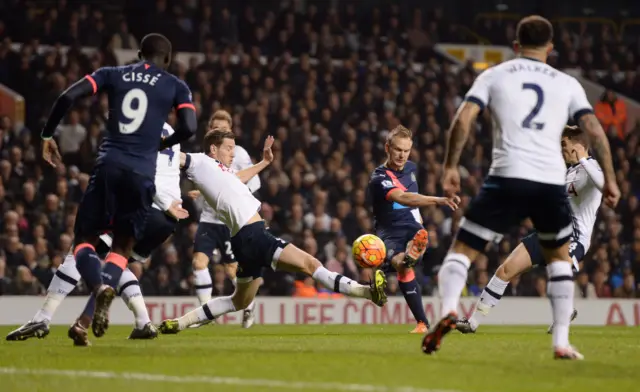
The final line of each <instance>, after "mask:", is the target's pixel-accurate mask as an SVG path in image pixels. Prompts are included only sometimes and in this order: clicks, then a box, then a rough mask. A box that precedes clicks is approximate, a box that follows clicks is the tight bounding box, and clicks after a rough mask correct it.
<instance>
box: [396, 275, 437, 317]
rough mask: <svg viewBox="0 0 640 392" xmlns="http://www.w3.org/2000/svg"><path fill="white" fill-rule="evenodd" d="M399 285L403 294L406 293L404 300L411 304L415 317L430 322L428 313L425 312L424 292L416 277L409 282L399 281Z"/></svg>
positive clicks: (410, 307)
mask: <svg viewBox="0 0 640 392" xmlns="http://www.w3.org/2000/svg"><path fill="white" fill-rule="evenodd" d="M398 286H400V290H401V291H402V295H404V300H405V301H407V305H409V309H410V310H411V313H412V314H413V318H415V319H416V321H418V322H423V323H425V324H428V323H429V322H428V321H427V315H426V314H425V313H424V306H423V305H422V292H421V290H420V286H419V285H418V282H416V279H415V278H414V279H413V280H410V281H408V282H398Z"/></svg>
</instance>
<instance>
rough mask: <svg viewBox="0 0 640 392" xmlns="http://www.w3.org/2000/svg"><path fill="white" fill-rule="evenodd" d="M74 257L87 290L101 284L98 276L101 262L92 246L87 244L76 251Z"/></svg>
mask: <svg viewBox="0 0 640 392" xmlns="http://www.w3.org/2000/svg"><path fill="white" fill-rule="evenodd" d="M75 257H76V268H78V272H80V276H81V277H82V279H83V280H84V282H85V284H86V285H87V288H88V289H89V291H93V290H94V289H95V288H96V287H99V286H100V285H101V284H102V277H101V276H100V270H101V264H102V263H101V262H100V258H99V257H98V254H97V253H96V251H95V250H93V248H91V247H89V246H87V247H84V248H82V249H80V250H79V251H77V252H76V254H75Z"/></svg>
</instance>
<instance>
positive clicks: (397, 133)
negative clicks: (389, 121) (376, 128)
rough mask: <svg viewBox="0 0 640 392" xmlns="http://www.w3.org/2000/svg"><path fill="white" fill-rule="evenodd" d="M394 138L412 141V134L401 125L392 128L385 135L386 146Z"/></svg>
mask: <svg viewBox="0 0 640 392" xmlns="http://www.w3.org/2000/svg"><path fill="white" fill-rule="evenodd" d="M395 137H400V138H406V139H412V138H413V132H411V130H410V129H409V128H406V127H404V126H402V125H398V126H397V127H395V128H393V129H392V130H391V131H390V132H389V134H388V135H387V144H391V141H392V140H393V138H395Z"/></svg>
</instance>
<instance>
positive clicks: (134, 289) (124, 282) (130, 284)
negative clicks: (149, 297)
mask: <svg viewBox="0 0 640 392" xmlns="http://www.w3.org/2000/svg"><path fill="white" fill-rule="evenodd" d="M118 292H119V293H120V297H122V300H123V301H124V303H125V304H126V305H127V307H128V308H129V309H130V310H131V311H132V312H133V315H134V316H135V318H136V328H138V329H141V328H143V327H144V326H145V325H147V324H148V323H150V322H151V319H150V318H149V311H148V310H147V306H146V305H145V303H144V298H143V297H142V290H140V282H139V281H138V278H136V276H135V275H134V274H133V272H131V270H130V269H129V268H127V269H125V270H124V271H123V272H122V276H121V277H120V282H119V284H118Z"/></svg>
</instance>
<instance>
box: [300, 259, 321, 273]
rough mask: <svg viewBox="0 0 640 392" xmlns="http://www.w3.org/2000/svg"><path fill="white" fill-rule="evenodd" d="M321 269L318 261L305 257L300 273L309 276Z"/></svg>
mask: <svg viewBox="0 0 640 392" xmlns="http://www.w3.org/2000/svg"><path fill="white" fill-rule="evenodd" d="M320 267H322V263H321V262H320V260H318V259H316V258H315V257H313V256H311V255H307V257H305V259H304V260H303V263H302V272H304V273H305V274H307V275H309V276H311V275H313V273H314V272H316V270H317V269H318V268H320Z"/></svg>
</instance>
